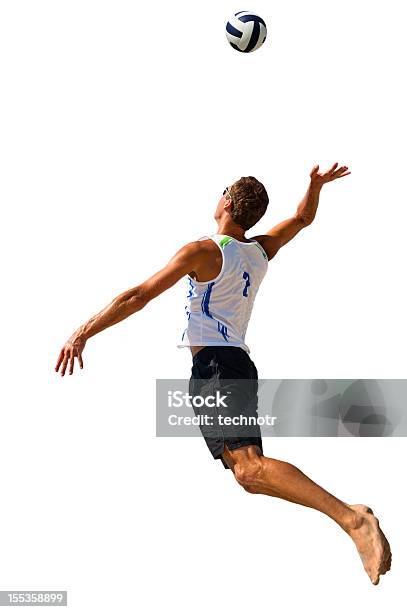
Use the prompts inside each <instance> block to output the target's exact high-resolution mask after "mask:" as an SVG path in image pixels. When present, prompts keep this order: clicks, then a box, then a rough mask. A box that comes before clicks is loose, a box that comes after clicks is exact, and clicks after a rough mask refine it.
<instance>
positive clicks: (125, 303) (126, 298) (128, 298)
mask: <svg viewBox="0 0 407 612" xmlns="http://www.w3.org/2000/svg"><path fill="white" fill-rule="evenodd" d="M149 301H150V297H149V296H148V293H147V291H146V290H145V289H144V288H143V287H142V286H138V287H134V289H130V290H129V291H126V292H125V293H122V294H121V295H119V296H118V297H117V298H116V299H115V302H116V303H117V305H118V306H119V307H120V308H122V309H123V310H125V311H126V313H127V314H128V315H131V314H133V313H135V312H138V311H139V310H141V309H142V308H144V306H146V305H147V304H148V302H149Z"/></svg>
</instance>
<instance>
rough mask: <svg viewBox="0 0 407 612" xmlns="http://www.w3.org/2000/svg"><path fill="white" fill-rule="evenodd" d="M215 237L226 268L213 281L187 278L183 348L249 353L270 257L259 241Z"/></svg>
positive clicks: (221, 236)
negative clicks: (224, 348)
mask: <svg viewBox="0 0 407 612" xmlns="http://www.w3.org/2000/svg"><path fill="white" fill-rule="evenodd" d="M208 238H211V239H212V240H213V241H214V242H216V244H217V245H218V247H219V249H220V251H221V253H222V259H223V263H222V268H221V271H220V272H219V274H218V276H217V277H216V278H214V279H213V280H211V281H205V282H198V281H196V280H194V279H193V278H191V277H190V276H189V275H188V276H187V277H186V278H187V296H186V305H185V317H186V327H185V329H184V331H183V333H182V338H181V341H180V343H179V344H178V346H179V347H184V346H240V347H241V348H242V349H244V350H245V351H247V352H249V347H248V346H247V345H246V344H245V335H246V330H247V326H248V323H249V319H250V315H251V312H252V308H253V303H254V299H255V297H256V294H257V291H258V289H259V286H260V283H261V281H262V280H263V278H264V275H265V274H266V272H267V267H268V258H267V254H266V252H265V251H264V249H263V247H262V246H261V245H260V244H259V243H258V242H257V241H256V240H252V241H251V242H240V241H239V240H236V239H235V238H231V237H230V236H224V235H221V234H215V235H213V236H209V237H208V236H204V237H203V238H201V240H207V239H208Z"/></svg>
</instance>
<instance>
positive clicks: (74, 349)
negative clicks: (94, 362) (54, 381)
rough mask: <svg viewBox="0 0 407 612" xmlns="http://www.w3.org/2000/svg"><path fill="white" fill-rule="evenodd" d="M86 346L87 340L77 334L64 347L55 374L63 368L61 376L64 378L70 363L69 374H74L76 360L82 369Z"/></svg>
mask: <svg viewBox="0 0 407 612" xmlns="http://www.w3.org/2000/svg"><path fill="white" fill-rule="evenodd" d="M85 344H86V340H84V339H83V338H82V337H81V336H80V335H78V334H77V333H76V332H75V334H73V336H71V337H70V338H69V340H68V341H67V342H66V343H65V344H64V346H63V347H62V350H61V352H60V353H59V357H58V361H57V365H56V366H55V372H58V370H59V368H61V376H64V375H65V372H66V369H67V367H68V363H69V374H73V368H74V364H75V358H76V359H77V360H78V363H79V367H80V368H81V369H82V368H83V361H82V351H83V349H84V348H85Z"/></svg>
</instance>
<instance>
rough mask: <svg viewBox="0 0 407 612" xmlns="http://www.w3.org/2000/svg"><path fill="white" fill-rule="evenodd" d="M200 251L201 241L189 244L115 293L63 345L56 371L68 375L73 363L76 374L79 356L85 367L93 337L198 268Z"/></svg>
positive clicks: (81, 364) (139, 308)
mask: <svg viewBox="0 0 407 612" xmlns="http://www.w3.org/2000/svg"><path fill="white" fill-rule="evenodd" d="M200 253H201V244H200V242H199V241H197V242H191V243H189V244H187V245H185V246H184V247H182V248H181V249H180V250H179V251H178V252H177V253H176V254H175V255H174V257H173V258H172V259H171V260H170V261H169V262H168V264H167V265H166V266H165V267H164V268H163V269H162V270H160V271H159V272H157V273H156V274H154V275H153V276H151V277H150V278H149V279H147V280H146V281H144V282H143V283H141V284H140V285H137V286H136V287H133V288H132V289H128V290H127V291H125V292H124V293H121V294H120V295H118V296H117V297H115V298H114V299H113V300H112V302H110V304H108V305H107V306H106V307H105V308H104V309H103V310H101V311H100V312H99V313H98V314H96V315H94V316H93V317H91V318H90V319H89V320H88V321H87V322H86V323H84V324H83V325H81V326H80V327H79V329H77V330H76V331H75V332H74V333H73V334H72V336H71V337H70V338H69V340H68V341H67V342H66V343H65V344H64V346H63V347H62V350H61V352H60V354H59V357H58V361H57V364H56V367H55V370H56V372H58V371H59V370H60V373H61V376H64V374H65V372H66V370H67V368H68V364H69V374H72V373H73V369H74V363H75V359H77V360H78V363H79V366H80V368H82V367H83V360H82V352H83V349H84V348H85V344H86V342H87V340H88V339H89V338H91V337H92V336H95V335H96V334H99V333H100V332H101V331H103V330H105V329H107V328H108V327H111V326H112V325H116V323H119V322H120V321H123V320H124V319H127V317H129V316H130V315H132V314H134V313H135V312H138V311H139V310H141V309H142V308H144V306H145V305H146V304H148V302H150V301H151V300H152V299H154V298H156V297H158V296H159V295H160V294H161V293H163V292H164V291H166V290H167V289H169V288H170V287H172V286H173V285H175V283H176V282H177V281H179V280H180V279H181V278H182V277H183V276H185V275H186V274H188V273H190V272H191V271H192V270H194V268H195V267H196V266H197V264H198V263H199V257H200Z"/></svg>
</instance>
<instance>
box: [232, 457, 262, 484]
mask: <svg viewBox="0 0 407 612" xmlns="http://www.w3.org/2000/svg"><path fill="white" fill-rule="evenodd" d="M262 471H263V457H262V456H259V455H255V456H252V457H250V459H249V460H247V461H246V460H245V461H241V462H240V461H239V462H237V463H236V464H235V466H234V474H235V478H236V480H237V482H238V483H239V484H240V485H241V486H242V487H243V488H244V490H245V491H247V492H248V493H258V484H259V482H260V481H261V474H262Z"/></svg>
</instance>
